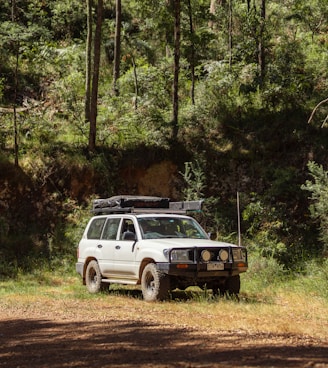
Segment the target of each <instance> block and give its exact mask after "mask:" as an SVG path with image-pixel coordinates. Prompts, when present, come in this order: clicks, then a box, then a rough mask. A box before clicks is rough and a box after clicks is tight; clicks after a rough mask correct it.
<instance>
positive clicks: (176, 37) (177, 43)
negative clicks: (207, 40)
mask: <svg viewBox="0 0 328 368" xmlns="http://www.w3.org/2000/svg"><path fill="white" fill-rule="evenodd" d="M173 5H174V79H173V119H172V126H173V140H176V139H177V136H178V131H179V72H180V34H181V30H180V15H181V3H180V0H174V1H173Z"/></svg>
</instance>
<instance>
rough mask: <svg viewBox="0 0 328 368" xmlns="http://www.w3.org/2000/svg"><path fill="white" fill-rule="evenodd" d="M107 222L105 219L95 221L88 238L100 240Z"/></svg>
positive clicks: (91, 225)
mask: <svg viewBox="0 0 328 368" xmlns="http://www.w3.org/2000/svg"><path fill="white" fill-rule="evenodd" d="M105 221H106V218H105V217H102V218H96V219H94V220H93V221H92V222H91V224H90V227H89V230H88V233H87V238H88V239H100V236H101V232H102V229H103V227H104V223H105Z"/></svg>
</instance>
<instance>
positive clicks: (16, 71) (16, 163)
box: [11, 0, 20, 167]
mask: <svg viewBox="0 0 328 368" xmlns="http://www.w3.org/2000/svg"><path fill="white" fill-rule="evenodd" d="M15 20H16V0H13V1H12V3H11V21H12V22H15ZM19 48H20V45H19V42H17V44H16V62H15V75H14V83H15V85H14V106H13V114H14V153H15V166H16V167H18V166H19V163H18V127H17V111H16V101H17V94H18V67H19Z"/></svg>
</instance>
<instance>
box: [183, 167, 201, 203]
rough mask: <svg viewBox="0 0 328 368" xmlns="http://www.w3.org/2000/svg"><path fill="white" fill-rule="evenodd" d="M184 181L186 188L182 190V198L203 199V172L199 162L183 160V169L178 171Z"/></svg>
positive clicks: (187, 199)
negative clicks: (180, 171) (181, 171)
mask: <svg viewBox="0 0 328 368" xmlns="http://www.w3.org/2000/svg"><path fill="white" fill-rule="evenodd" d="M180 174H181V175H182V177H183V180H184V182H185V185H186V188H185V189H183V190H182V193H183V198H184V199H185V200H186V201H195V200H199V199H204V189H205V179H206V178H205V173H204V171H203V167H202V165H201V163H200V162H199V161H198V160H196V161H195V162H194V163H193V162H185V170H184V172H183V173H180Z"/></svg>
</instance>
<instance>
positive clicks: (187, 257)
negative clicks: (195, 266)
mask: <svg viewBox="0 0 328 368" xmlns="http://www.w3.org/2000/svg"><path fill="white" fill-rule="evenodd" d="M191 252H192V251H191V250H190V249H172V250H171V257H170V258H171V262H174V263H177V262H192V258H191Z"/></svg>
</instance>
